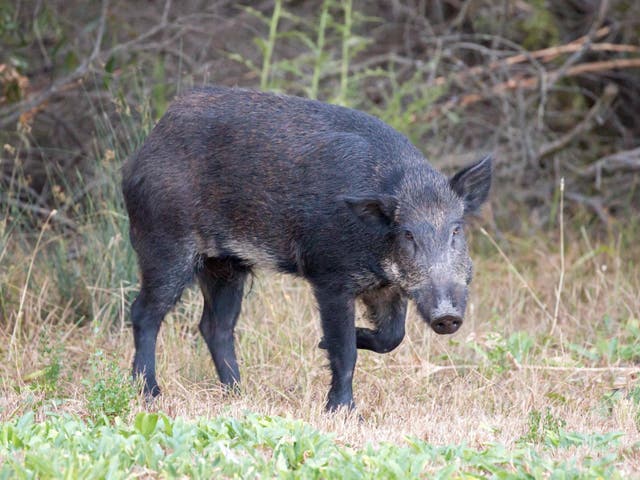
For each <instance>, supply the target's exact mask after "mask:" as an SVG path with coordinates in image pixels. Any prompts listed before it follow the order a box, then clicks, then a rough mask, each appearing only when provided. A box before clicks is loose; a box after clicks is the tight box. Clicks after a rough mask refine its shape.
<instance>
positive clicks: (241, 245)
mask: <svg viewBox="0 0 640 480" xmlns="http://www.w3.org/2000/svg"><path fill="white" fill-rule="evenodd" d="M490 176H491V160H490V159H489V158H485V159H483V160H481V161H480V162H478V163H476V164H474V165H473V166H471V167H468V168H467V169H465V170H463V171H461V172H459V173H458V174H456V175H455V176H454V177H452V178H451V179H450V180H449V179H447V178H446V177H445V176H443V175H442V174H441V173H439V172H437V171H436V170H434V169H433V168H432V167H431V166H430V165H429V164H428V162H427V161H426V160H425V159H424V157H423V156H422V155H421V153H420V152H419V151H418V150H417V149H416V148H415V147H414V146H413V145H412V144H411V143H410V142H409V141H408V140H407V138H406V137H404V136H403V135H401V134H399V133H398V132H396V131H395V130H393V129H392V128H391V127H389V126H388V125H386V124H385V123H383V122H382V121H380V120H378V119H376V118H374V117H372V116H370V115H367V114H365V113H362V112H359V111H355V110H351V109H348V108H343V107H339V106H335V105H328V104H325V103H321V102H317V101H312V100H307V99H302V98H297V97H290V96H284V95H275V94H269V93H262V92H257V91H250V90H241V89H230V88H223V87H210V88H201V89H197V90H194V91H192V92H190V93H187V94H185V95H184V96H182V97H180V98H178V99H177V100H176V101H175V102H174V103H173V104H172V105H171V106H170V108H169V109H168V111H167V112H166V114H165V115H164V116H163V117H162V119H161V120H160V121H159V122H158V124H157V125H156V126H155V128H154V129H153V131H152V132H151V134H150V135H149V137H148V138H147V140H146V141H145V143H144V144H143V145H142V147H141V148H140V150H139V151H138V152H137V153H136V155H134V156H133V157H132V158H131V159H130V160H129V161H128V162H127V163H126V165H125V166H124V169H123V192H124V197H125V201H126V205H127V210H128V213H129V217H130V220H131V241H132V244H133V246H134V248H135V250H136V252H137V254H138V260H139V266H140V272H141V282H142V288H141V292H140V294H139V296H138V298H137V299H136V301H135V302H134V305H133V306H132V320H133V328H134V339H135V346H136V355H135V359H134V375H142V376H143V377H144V380H145V390H146V391H147V393H149V394H153V395H155V394H157V393H158V392H159V389H158V385H157V383H156V378H155V343H156V337H157V333H158V330H159V328H160V324H161V322H162V319H163V317H164V315H165V314H166V313H167V312H168V311H169V310H170V309H171V308H172V307H173V305H174V304H175V303H176V302H177V301H178V300H179V298H180V296H181V294H182V291H183V289H184V288H185V287H186V286H187V285H189V284H190V283H191V282H193V281H194V279H196V278H197V280H198V282H199V284H200V287H201V289H202V292H203V296H204V300H205V307H204V312H203V316H202V320H201V323H200V331H201V332H202V334H203V336H204V338H205V340H206V342H207V345H208V347H209V349H210V351H211V355H212V357H213V360H214V363H215V366H216V369H217V371H218V375H219V377H220V380H221V381H222V382H223V383H224V384H225V385H229V386H236V385H237V384H238V382H239V380H240V376H239V371H238V365H237V361H236V356H235V351H234V344H233V329H234V326H235V323H236V321H237V318H238V315H239V313H240V305H241V302H242V292H243V288H244V282H245V280H246V277H247V275H248V274H249V273H250V272H251V271H252V269H254V268H256V267H260V268H271V269H274V270H278V271H281V272H286V273H291V274H294V275H298V276H301V277H304V278H305V279H307V280H308V281H309V282H310V283H311V284H312V285H313V287H314V291H315V294H316V298H317V300H318V304H319V307H320V313H321V318H322V326H323V331H324V337H323V339H322V342H321V346H322V347H323V348H326V349H327V350H328V353H329V360H330V365H331V370H332V373H333V379H332V385H331V390H330V392H329V399H328V408H329V409H335V408H337V407H339V406H343V405H345V406H349V407H351V406H353V398H352V391H351V379H352V375H353V369H354V366H355V361H356V348H367V349H370V350H374V351H378V352H387V351H390V350H392V349H393V348H395V347H396V346H397V345H398V344H399V343H400V342H401V340H402V337H403V336H404V320H405V315H406V303H407V300H408V299H413V300H415V301H416V303H417V305H418V309H419V311H420V313H421V314H422V316H423V317H424V319H425V321H427V323H429V324H430V325H431V326H432V328H433V329H434V330H435V331H436V332H438V333H452V332H453V331H455V330H456V329H457V328H458V327H459V325H460V324H461V322H462V317H463V315H464V309H465V304H466V295H467V285H468V283H469V282H470V280H471V261H470V259H469V256H468V254H467V248H466V243H465V242H464V235H463V233H462V232H461V230H460V224H461V223H462V220H463V217H464V215H465V214H467V213H470V212H472V211H475V210H477V208H478V207H479V206H480V204H481V203H482V202H484V200H485V199H486V197H487V194H488V190H489V184H490ZM358 297H360V298H362V299H363V300H364V302H365V305H367V308H368V312H369V317H370V319H371V321H372V323H373V325H374V327H375V328H374V329H373V330H370V329H361V328H360V329H357V330H356V328H355V325H354V302H355V299H356V298H358Z"/></svg>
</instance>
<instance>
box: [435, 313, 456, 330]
mask: <svg viewBox="0 0 640 480" xmlns="http://www.w3.org/2000/svg"><path fill="white" fill-rule="evenodd" d="M460 325H462V318H461V317H460V316H458V315H453V314H447V315H443V316H441V317H437V318H434V319H433V320H432V321H431V328H432V329H433V331H434V332H436V333H438V334H440V335H445V334H450V333H454V332H455V331H457V330H458V329H459V328H460Z"/></svg>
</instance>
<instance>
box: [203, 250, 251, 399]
mask: <svg viewBox="0 0 640 480" xmlns="http://www.w3.org/2000/svg"><path fill="white" fill-rule="evenodd" d="M248 273H249V269H247V268H246V267H243V266H241V265H239V264H236V263H234V262H233V261H232V260H219V259H214V258H209V259H207V260H206V261H205V267H204V269H202V270H201V271H200V272H199V273H198V281H199V283H200V289H201V290H202V295H203V297H204V308H203V310H202V320H200V333H202V336H203V337H204V340H205V342H206V343H207V347H209V352H211V357H212V358H213V363H214V365H215V367H216V371H217V372H218V377H219V378H220V381H221V382H222V383H223V384H224V385H226V386H228V387H234V388H236V387H237V386H238V385H239V383H240V372H239V370H238V361H237V360H236V352H235V347H234V344H233V340H234V339H233V330H234V328H235V326H236V322H237V320H238V315H240V306H241V304H242V292H243V289H244V282H245V279H246V278H247V275H248Z"/></svg>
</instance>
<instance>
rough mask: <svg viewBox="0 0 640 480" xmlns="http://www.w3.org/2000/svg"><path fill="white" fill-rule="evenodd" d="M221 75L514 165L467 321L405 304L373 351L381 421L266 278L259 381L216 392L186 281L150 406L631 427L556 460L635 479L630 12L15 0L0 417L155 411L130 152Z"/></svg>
mask: <svg viewBox="0 0 640 480" xmlns="http://www.w3.org/2000/svg"><path fill="white" fill-rule="evenodd" d="M202 84H220V85H230V86H243V87H251V88H260V89H264V90H271V91H278V92H284V93H289V94H295V95H301V96H305V97H312V98H318V99H320V100H324V101H328V102H332V103H338V104H342V105H346V106H350V107H354V108H358V109H361V110H364V111H367V112H369V113H372V114H374V115H376V116H378V117H380V118H382V119H383V120H385V121H386V122H388V123H389V124H390V125H392V126H393V127H395V128H396V129H398V130H399V131H401V132H403V133H404V134H406V135H407V136H408V137H409V138H410V139H411V140H412V141H413V142H414V143H415V144H416V145H417V146H418V147H419V148H420V149H421V150H422V151H423V152H424V153H425V155H426V157H427V158H428V159H429V160H430V161H431V162H432V163H433V164H434V165H435V166H436V167H438V168H439V169H441V170H443V171H445V172H447V173H451V172H453V171H455V170H456V169H457V168H459V167H460V166H462V165H464V164H466V163H468V162H470V161H472V160H474V159H476V158H478V157H479V156H480V155H482V154H484V153H486V152H494V155H495V178H494V184H493V190H492V193H491V201H490V205H489V206H488V207H486V208H485V209H484V211H483V213H482V215H481V217H480V218H478V219H477V221H475V222H474V223H473V225H471V226H470V228H469V232H468V235H469V236H470V237H471V242H472V247H473V256H474V258H475V263H476V268H475V270H476V277H475V281H474V284H473V292H472V299H471V303H470V308H469V311H468V315H467V321H466V322H465V325H464V326H463V328H462V329H461V331H460V332H459V333H458V334H457V335H455V336H452V337H437V336H435V335H434V334H432V333H429V332H427V331H426V328H425V326H424V325H423V324H421V323H420V322H419V321H418V319H417V318H414V314H413V312H410V315H409V319H408V325H409V331H408V337H407V339H406V340H405V342H404V343H403V344H402V346H401V347H400V348H399V349H397V350H396V351H394V352H393V353H391V354H389V355H384V356H379V355H376V354H372V353H370V352H362V353H361V354H360V358H359V363H358V367H357V369H356V380H355V396H356V401H357V402H358V404H359V406H360V414H361V415H362V418H363V419H364V421H363V422H358V421H357V420H356V419H353V418H346V419H345V418H339V419H337V420H336V418H335V417H326V416H324V415H323V414H322V405H323V402H324V395H325V393H326V389H327V384H328V372H327V370H326V368H324V367H325V363H326V360H325V359H324V356H323V353H322V352H321V351H319V350H318V349H317V348H316V345H317V341H318V339H319V337H320V332H319V325H318V323H319V322H318V318H317V312H316V308H315V305H314V302H313V299H312V296H311V295H310V291H309V290H308V288H307V286H306V285H305V284H303V282H301V281H298V280H294V279H291V278H285V277H282V276H279V275H274V274H271V273H267V272H259V273H258V274H257V275H256V277H255V278H254V279H253V280H252V285H251V288H250V289H248V290H249V291H248V293H247V296H246V299H245V303H244V307H243V314H242V317H241V319H240V325H239V327H238V330H239V340H238V341H239V355H240V361H241V364H242V367H241V371H242V374H243V376H244V380H245V386H244V390H243V393H242V394H240V395H238V396H237V397H224V396H223V395H222V392H220V391H219V389H218V387H217V386H216V383H215V381H212V378H213V376H214V371H213V366H212V363H211V360H210V358H209V355H208V352H207V351H206V347H205V346H204V343H203V342H202V340H201V339H200V338H199V335H198V332H197V322H198V318H199V315H200V312H201V308H202V306H201V299H200V298H199V293H198V292H197V291H195V290H193V291H189V292H187V293H186V294H185V296H184V299H183V300H184V301H183V302H182V303H181V304H180V305H179V306H178V307H177V309H176V310H175V312H173V313H172V314H171V315H169V316H168V318H167V319H166V321H165V325H164V327H163V330H162V332H161V340H160V345H159V351H158V356H159V360H158V361H159V363H158V365H159V367H158V368H159V381H160V383H161V385H162V386H163V387H164V395H163V396H162V398H161V399H159V400H158V402H157V403H156V407H157V408H159V409H161V410H163V411H164V412H167V414H168V415H170V416H176V415H180V416H184V417H186V418H193V417H195V416H198V415H207V416H212V415H219V414H220V415H227V416H236V415H241V412H243V411H245V410H246V409H249V410H252V411H257V412H262V413H266V414H269V415H272V414H278V415H285V416H292V417H295V418H303V419H305V420H307V421H309V422H311V423H312V424H314V425H316V426H318V427H320V428H322V429H325V430H331V431H334V432H337V434H338V436H339V438H340V441H342V442H346V443H348V444H350V445H355V446H357V445H364V444H365V443H366V442H368V441H374V442H378V441H382V440H391V441H394V442H401V441H403V438H404V435H415V436H417V437H418V438H421V439H423V440H425V441H428V442H434V443H436V444H443V445H446V444H459V443H461V442H464V443H467V444H470V445H472V446H473V447H474V448H476V447H477V448H479V449H482V448H484V447H485V446H486V445H488V444H492V445H494V444H495V442H497V444H500V445H502V444H503V445H506V446H507V447H508V448H511V447H513V446H514V445H520V446H522V445H532V448H533V449H535V450H536V451H540V450H541V451H546V450H545V449H546V448H547V447H548V445H549V443H551V444H552V446H553V445H555V447H557V446H558V445H559V444H562V442H561V441H560V440H558V441H557V442H556V444H554V440H553V439H556V438H561V439H562V438H564V437H562V432H569V431H579V432H583V433H584V434H585V435H586V434H595V433H598V434H602V435H605V437H603V438H605V439H609V440H611V439H615V441H613V440H611V441H609V440H606V441H602V442H600V443H599V444H598V443H597V442H595V443H594V441H591V440H589V441H587V440H585V441H584V443H581V444H580V443H576V444H573V445H574V446H575V445H581V446H579V447H575V448H574V449H573V450H571V451H566V452H565V451H564V450H563V451H560V452H559V453H558V451H555V450H554V451H553V453H552V454H550V457H549V458H550V459H551V460H549V461H550V462H554V461H555V459H557V458H567V457H571V456H575V455H577V457H576V458H583V457H584V458H590V457H593V456H595V457H596V458H604V459H605V460H606V459H608V460H606V462H609V463H606V462H605V463H604V464H603V465H604V467H602V468H604V470H602V471H600V470H598V471H597V472H596V471H595V470H594V472H596V473H594V475H596V476H597V475H601V474H605V476H610V475H611V474H612V473H611V472H614V471H617V472H627V473H628V472H633V471H637V470H638V469H640V463H639V462H640V460H638V457H637V448H638V445H639V443H638V442H640V435H639V433H638V426H639V425H640V407H639V404H640V386H639V385H637V382H636V377H637V373H638V368H637V364H638V362H639V361H640V298H639V296H640V293H639V292H640V268H639V266H638V259H640V246H639V245H638V241H637V239H638V236H639V234H640V115H639V114H638V112H640V2H637V1H634V0H608V1H607V0H602V1H597V0H556V1H552V0H500V1H490V0H415V1H412V0H385V1H382V0H380V1H360V0H324V1H321V0H317V1H312V0H291V1H285V0H268V1H256V2H235V1H223V0H219V1H202V0H198V1H197V0H184V1H180V2H178V1H173V2H171V1H170V0H167V1H153V0H144V1H142V0H137V1H124V0H103V1H102V2H99V1H91V2H87V1H79V0H40V1H38V0H28V1H22V0H18V1H7V0H0V147H1V151H0V162H1V164H0V354H1V355H2V357H1V358H2V361H1V362H0V374H1V376H0V390H1V392H2V395H0V419H3V420H4V421H11V420H12V419H14V418H18V417H19V416H20V415H23V414H25V413H26V412H30V411H34V412H36V414H37V415H39V417H38V418H40V419H42V418H45V416H46V412H51V411H56V412H67V413H73V414H77V415H79V416H80V417H81V418H84V419H89V420H90V421H106V422H109V421H112V420H113V419H114V418H119V419H124V420H123V421H127V418H131V415H133V414H134V413H135V412H136V411H140V410H145V409H148V408H149V406H148V405H145V404H144V402H143V401H141V400H140V399H139V398H138V397H137V396H136V393H135V389H132V388H128V385H129V382H128V380H127V378H128V370H129V366H130V362H131V358H132V347H133V345H132V343H133V342H132V338H131V331H130V328H129V319H128V309H129V306H130V303H131V301H132V299H133V298H135V294H136V291H137V288H138V287H137V270H136V263H135V256H134V254H133V252H132V250H131V247H130V245H129V242H128V220H127V218H126V214H125V212H124V209H123V203H122V196H121V193H120V166H121V164H122V162H123V160H124V159H125V158H127V157H128V156H129V155H130V154H131V153H132V152H133V151H134V150H135V149H136V148H137V146H139V145H140V143H141V142H142V141H143V139H144V138H145V136H146V135H147V133H148V132H149V131H150V129H151V128H152V127H153V125H154V123H155V122H156V121H157V120H158V119H159V118H160V116H161V115H162V114H163V112H164V111H165V109H166V108H167V105H168V104H169V103H170V101H171V99H172V98H173V97H174V96H175V95H176V94H178V93H180V92H182V91H184V90H186V89H188V88H190V87H192V86H198V85H202ZM158 261H159V262H162V259H158ZM140 418H143V417H140ZM145 418H146V417H145ZM101 419H102V420H101ZM156 420H157V419H156ZM119 421H120V420H119ZM154 425H155V424H154ZM612 432H613V433H612ZM616 432H619V433H616ZM606 435H612V436H611V437H606ZM572 438H573V437H572ZM589 438H591V437H589ZM589 442H591V443H589ZM596 444H597V445H599V446H598V447H596V446H594V445H596ZM1 447H2V442H0V459H1V458H2V456H3V453H2V450H1ZM599 448H604V449H607V448H608V449H610V450H606V451H605V453H602V452H601V450H598V449H599ZM492 451H493V450H492ZM634 452H635V453H634ZM543 456H544V454H543ZM527 458H528V457H527ZM536 458H537V457H536ZM545 458H546V457H545ZM605 460H603V461H605ZM531 461H533V460H531ZM506 463H507V464H508V463H509V462H508V461H507V462H506ZM587 463H588V462H587ZM524 464H526V461H525V462H524ZM513 465H514V463H513V462H512V464H511V467H505V468H506V470H507V471H511V472H513V469H514V468H516V467H514V466H513ZM580 465H582V467H580V468H583V467H584V468H587V467H585V465H587V464H585V463H582V464H580ZM589 465H592V466H593V464H589ZM433 468H434V469H436V470H437V468H436V467H433ZM438 468H439V467H438ZM461 468H462V467H461ZM589 468H591V467H589ZM594 468H595V467H594ZM598 468H600V467H598ZM607 468H610V470H606V469H607ZM611 468H612V469H613V470H611ZM510 469H511V470H510ZM436 470H431V471H436ZM36 471H37V470H36ZM154 471H155V470H154ZM427 471H429V469H427ZM473 471H476V470H473ZM480 471H483V470H482V469H480ZM545 471H546V472H547V473H546V474H547V475H548V474H549V472H550V470H545ZM598 472H599V473H598ZM602 472H604V473H602ZM621 475H622V474H621Z"/></svg>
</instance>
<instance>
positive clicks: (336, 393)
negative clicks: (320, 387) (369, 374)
mask: <svg viewBox="0 0 640 480" xmlns="http://www.w3.org/2000/svg"><path fill="white" fill-rule="evenodd" d="M315 293H316V299H317V300H318V306H319V308H320V319H321V321H322V330H323V334H324V338H323V340H322V342H323V344H324V348H326V349H327V351H328V354H329V365H330V368H331V389H330V390H329V395H328V397H327V410H329V411H335V410H337V409H338V408H340V407H346V408H348V409H353V408H355V403H354V401H353V387H352V383H353V370H354V369H355V366H356V358H357V355H358V353H357V350H356V329H355V299H354V297H353V296H351V295H349V294H347V293H343V291H340V290H338V289H336V288H330V287H317V286H316V289H315Z"/></svg>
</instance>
